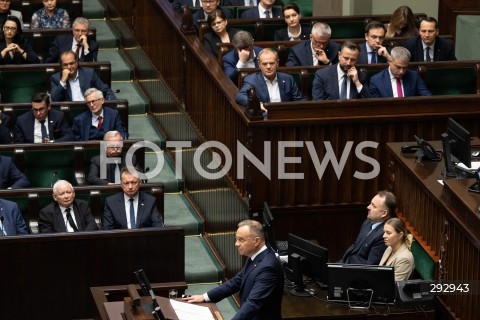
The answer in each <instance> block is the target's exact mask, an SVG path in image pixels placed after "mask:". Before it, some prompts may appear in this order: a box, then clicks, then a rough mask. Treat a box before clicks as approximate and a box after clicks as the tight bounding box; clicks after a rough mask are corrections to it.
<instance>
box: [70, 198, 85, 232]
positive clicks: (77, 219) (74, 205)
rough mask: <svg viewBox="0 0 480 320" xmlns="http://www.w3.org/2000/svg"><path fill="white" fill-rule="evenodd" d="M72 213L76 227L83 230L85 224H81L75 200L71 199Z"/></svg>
mask: <svg viewBox="0 0 480 320" xmlns="http://www.w3.org/2000/svg"><path fill="white" fill-rule="evenodd" d="M72 207H73V214H74V215H75V223H76V224H77V228H78V230H79V231H83V230H85V226H84V224H83V219H82V216H81V215H80V209H79V208H78V205H77V202H76V201H73V206H72Z"/></svg>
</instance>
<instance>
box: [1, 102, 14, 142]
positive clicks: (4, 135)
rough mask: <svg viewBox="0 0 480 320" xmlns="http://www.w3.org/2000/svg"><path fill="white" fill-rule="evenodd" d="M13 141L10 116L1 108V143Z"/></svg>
mask: <svg viewBox="0 0 480 320" xmlns="http://www.w3.org/2000/svg"><path fill="white" fill-rule="evenodd" d="M10 143H12V136H11V134H10V117H9V116H8V115H6V114H5V113H3V112H2V111H1V110H0V144H10Z"/></svg>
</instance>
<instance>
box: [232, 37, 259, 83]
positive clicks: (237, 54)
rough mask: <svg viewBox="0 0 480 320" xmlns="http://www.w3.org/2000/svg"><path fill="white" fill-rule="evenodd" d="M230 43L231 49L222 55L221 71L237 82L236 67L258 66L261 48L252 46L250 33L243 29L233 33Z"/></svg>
mask: <svg viewBox="0 0 480 320" xmlns="http://www.w3.org/2000/svg"><path fill="white" fill-rule="evenodd" d="M232 45H233V50H230V52H228V53H227V54H226V55H225V56H223V71H224V72H225V73H226V74H227V76H228V77H229V78H230V79H232V81H233V83H235V84H237V82H238V73H237V69H241V68H258V54H259V53H260V51H262V48H259V47H255V46H253V37H252V35H251V34H250V32H247V31H243V30H240V31H238V32H237V33H235V35H234V36H233V39H232Z"/></svg>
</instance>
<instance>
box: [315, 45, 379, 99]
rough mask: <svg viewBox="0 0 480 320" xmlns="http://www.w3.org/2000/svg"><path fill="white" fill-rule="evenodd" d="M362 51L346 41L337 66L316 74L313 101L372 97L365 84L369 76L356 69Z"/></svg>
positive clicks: (321, 70) (339, 54)
mask: <svg viewBox="0 0 480 320" xmlns="http://www.w3.org/2000/svg"><path fill="white" fill-rule="evenodd" d="M359 53H360V49H359V48H358V46H357V45H356V44H355V43H354V42H352V41H345V42H344V43H343V44H342V47H341V49H340V52H339V53H338V60H339V62H338V63H337V64H334V65H332V66H328V67H326V68H322V69H320V70H318V71H317V72H315V79H314V80H313V85H312V86H313V88H312V99H313V100H336V99H359V98H368V97H370V92H369V91H368V87H367V85H366V84H365V83H366V81H367V76H366V75H365V74H364V73H361V72H360V71H358V70H357V68H355V65H356V64H357V59H358V55H359Z"/></svg>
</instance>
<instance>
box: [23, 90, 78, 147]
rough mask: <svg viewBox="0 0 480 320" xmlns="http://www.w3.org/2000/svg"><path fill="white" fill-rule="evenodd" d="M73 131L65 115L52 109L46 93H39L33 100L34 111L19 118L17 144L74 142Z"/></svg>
mask: <svg viewBox="0 0 480 320" xmlns="http://www.w3.org/2000/svg"><path fill="white" fill-rule="evenodd" d="M72 140H73V136H72V131H71V128H70V126H69V125H68V122H67V119H66V117H65V114H64V113H63V112H62V111H60V110H57V109H52V108H51V104H50V97H49V95H48V94H47V93H46V92H38V93H36V94H35V95H34V96H33V98H32V111H31V112H30V111H27V112H25V113H24V114H22V115H21V116H19V117H18V118H17V122H16V124H15V137H14V142H15V143H50V142H62V141H72Z"/></svg>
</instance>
